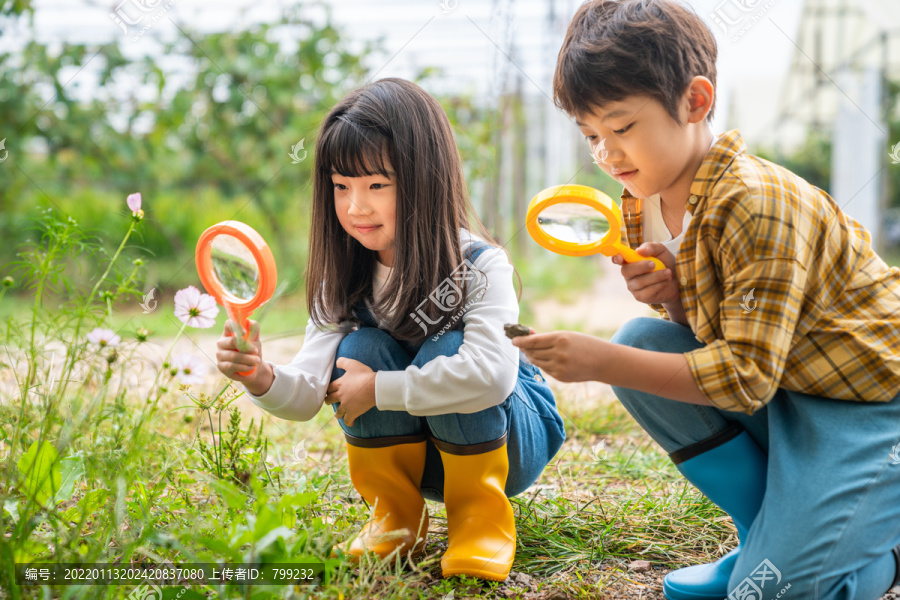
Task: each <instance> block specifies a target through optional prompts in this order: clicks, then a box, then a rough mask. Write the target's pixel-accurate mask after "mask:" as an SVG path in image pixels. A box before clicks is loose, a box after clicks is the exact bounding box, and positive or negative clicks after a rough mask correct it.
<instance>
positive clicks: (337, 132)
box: [319, 115, 388, 177]
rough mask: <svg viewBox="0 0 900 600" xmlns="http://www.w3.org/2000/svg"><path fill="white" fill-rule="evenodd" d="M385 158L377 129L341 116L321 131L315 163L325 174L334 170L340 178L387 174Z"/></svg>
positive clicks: (383, 139)
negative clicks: (321, 138)
mask: <svg viewBox="0 0 900 600" xmlns="http://www.w3.org/2000/svg"><path fill="white" fill-rule="evenodd" d="M386 157H387V140H386V139H385V138H384V136H383V135H382V134H381V133H380V132H379V131H377V130H376V129H375V128H372V127H368V128H364V127H362V126H360V125H359V124H357V123H354V122H353V121H351V120H350V119H349V118H347V117H346V116H345V115H341V116H340V117H338V118H337V119H335V121H334V123H333V125H332V126H331V127H330V128H329V129H328V132H327V133H326V134H325V139H324V140H323V143H322V156H320V157H319V164H320V165H321V169H322V170H323V171H324V172H325V174H326V175H328V176H330V175H331V173H337V174H339V175H342V176H344V177H365V176H369V175H384V176H385V177H387V174H388V169H387V168H386V165H385V164H384V160H385V158H386Z"/></svg>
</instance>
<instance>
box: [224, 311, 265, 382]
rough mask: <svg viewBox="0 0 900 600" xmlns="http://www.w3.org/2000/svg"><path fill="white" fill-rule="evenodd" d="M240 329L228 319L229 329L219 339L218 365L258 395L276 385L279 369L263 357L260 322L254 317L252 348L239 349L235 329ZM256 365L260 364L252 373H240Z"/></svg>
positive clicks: (251, 334) (251, 326)
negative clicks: (276, 373) (276, 371)
mask: <svg viewBox="0 0 900 600" xmlns="http://www.w3.org/2000/svg"><path fill="white" fill-rule="evenodd" d="M233 327H234V328H235V329H234V331H240V330H241V329H240V326H239V325H237V324H236V323H235V322H234V321H232V320H230V319H229V320H227V321H225V329H224V330H223V331H222V337H220V338H219V341H218V342H216V348H218V350H216V366H217V367H218V368H219V371H221V372H222V374H223V375H225V376H226V377H229V378H230V379H233V380H235V381H237V382H238V383H243V384H244V387H246V388H247V391H249V392H250V393H251V394H253V395H254V396H262V395H263V394H265V393H266V392H267V391H269V388H270V387H271V386H272V382H273V381H274V380H275V372H274V371H273V369H272V365H270V364H269V363H267V362H263V359H262V343H261V342H260V341H259V323H257V322H256V321H250V339H249V340H247V341H249V342H250V347H251V348H250V351H249V352H241V351H240V350H238V349H237V343H236V338H235V337H234V336H233V335H229V334H230V333H231V331H233V330H232V328H233ZM254 367H258V368H257V369H256V370H255V371H253V373H251V374H250V375H238V373H239V372H240V373H243V372H245V371H249V370H251V369H253V368H254Z"/></svg>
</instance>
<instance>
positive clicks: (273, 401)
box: [247, 230, 519, 421]
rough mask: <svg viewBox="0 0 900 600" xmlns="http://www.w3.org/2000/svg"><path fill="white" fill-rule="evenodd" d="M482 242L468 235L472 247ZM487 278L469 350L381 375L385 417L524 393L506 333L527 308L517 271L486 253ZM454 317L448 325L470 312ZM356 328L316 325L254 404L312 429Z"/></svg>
mask: <svg viewBox="0 0 900 600" xmlns="http://www.w3.org/2000/svg"><path fill="white" fill-rule="evenodd" d="M478 240H479V238H477V237H476V236H474V235H472V234H471V233H469V232H468V231H466V230H460V243H461V244H462V249H463V251H465V249H466V247H467V246H468V245H469V244H471V243H472V242H473V241H478ZM474 266H475V269H477V270H478V271H480V272H482V273H483V274H484V275H485V276H486V277H487V283H488V285H487V288H486V289H484V290H483V293H484V295H483V296H482V297H481V299H480V300H478V301H474V300H475V297H476V295H477V294H480V293H481V291H480V290H479V289H478V286H470V287H471V288H475V289H469V291H468V297H467V298H466V302H469V301H473V303H472V304H471V305H470V306H469V308H468V309H467V310H466V311H465V313H464V314H463V316H462V317H461V318H462V321H463V323H464V327H463V343H462V346H460V348H459V352H458V353H457V354H455V355H453V356H439V357H437V358H435V359H433V360H431V361H429V362H428V363H427V364H425V365H424V366H422V367H415V366H409V367H407V368H406V369H405V370H403V371H378V372H377V373H376V375H375V403H376V405H377V406H378V408H379V409H380V410H398V411H406V412H408V413H410V414H413V415H421V416H427V415H440V414H447V413H474V412H478V411H481V410H484V409H486V408H489V407H491V406H495V405H497V404H500V403H501V402H503V401H504V400H505V399H506V398H507V397H508V396H509V395H510V394H511V393H512V391H513V388H514V387H515V385H516V378H517V376H518V367H519V351H518V349H517V348H516V347H515V346H513V345H512V342H511V341H510V339H509V338H507V337H506V335H505V334H504V332H503V324H504V323H515V322H516V321H517V320H518V317H519V304H518V300H517V299H516V293H515V289H514V288H513V281H512V274H513V267H512V265H511V264H510V263H509V260H508V258H507V256H506V253H505V252H504V251H503V250H501V249H499V248H494V247H491V248H488V249H486V250H484V251H483V252H482V253H481V255H480V256H479V257H478V259H477V260H475V262H474ZM464 304H466V303H461V304H460V306H459V307H457V308H456V309H455V310H452V311H450V312H448V313H446V316H445V317H444V321H442V323H446V322H447V321H449V319H450V318H451V317H452V316H453V315H454V314H456V312H457V311H458V310H459V309H460V307H461V306H462V305H464ZM354 328H355V325H354V324H351V323H341V324H339V325H332V326H330V327H322V328H320V327H318V326H316V325H315V324H314V323H313V322H312V319H310V320H309V322H308V324H307V326H306V336H305V339H304V342H303V346H302V347H301V348H300V351H299V352H298V353H297V355H296V356H295V357H294V359H293V360H292V361H291V363H290V364H287V365H275V364H273V365H272V367H273V369H274V372H275V380H274V381H273V382H272V386H271V387H270V388H269V390H268V391H267V392H266V393H265V394H263V395H261V396H254V395H253V394H251V393H250V392H249V391H248V392H247V395H248V396H249V397H250V399H251V400H252V401H253V403H254V404H256V405H257V406H259V407H260V408H262V409H263V410H265V411H267V412H269V413H271V414H272V415H274V416H276V417H280V418H282V419H288V420H291V421H307V420H309V419H311V418H312V417H313V416H315V414H316V413H317V412H319V409H320V408H321V407H322V404H323V400H324V398H325V391H326V389H327V388H328V383H329V381H330V379H331V370H332V368H333V366H334V360H335V352H336V351H337V348H338V345H339V344H340V343H341V340H342V339H344V337H345V336H346V335H347V334H348V333H350V332H351V331H353V329H354Z"/></svg>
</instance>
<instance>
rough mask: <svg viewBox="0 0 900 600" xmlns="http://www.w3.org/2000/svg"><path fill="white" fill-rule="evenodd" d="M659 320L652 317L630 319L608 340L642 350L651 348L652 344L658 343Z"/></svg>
mask: <svg viewBox="0 0 900 600" xmlns="http://www.w3.org/2000/svg"><path fill="white" fill-rule="evenodd" d="M661 321H662V319H656V318H653V317H637V318H634V319H631V320H630V321H628V322H627V323H625V324H624V325H622V327H620V328H619V330H618V331H616V333H615V334H614V335H613V336H612V339H610V342H612V343H614V344H621V345H622V346H630V347H632V348H640V349H642V350H653V349H654V348H653V346H654V345H655V344H657V343H658V339H659V332H660V327H659V326H660V324H661V323H660V322H661Z"/></svg>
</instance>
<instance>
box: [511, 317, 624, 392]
mask: <svg viewBox="0 0 900 600" xmlns="http://www.w3.org/2000/svg"><path fill="white" fill-rule="evenodd" d="M531 331H532V333H531V335H524V336H520V337H516V338H513V341H512V344H513V346H516V347H518V348H521V350H522V351H523V352H524V353H525V356H527V357H528V360H530V361H531V362H532V364H534V366H536V367H537V368H539V369H541V370H542V371H544V372H545V373H547V374H548V375H550V376H551V377H553V378H554V379H556V380H558V381H563V382H574V381H600V379H599V374H600V368H599V367H600V364H601V362H602V360H603V359H602V357H603V355H604V353H605V350H606V347H605V345H606V344H608V343H609V342H605V341H603V340H601V339H599V338H595V337H594V336H591V335H585V334H583V333H575V332H574V331H551V332H550V333H535V332H534V329H532V330H531Z"/></svg>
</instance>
